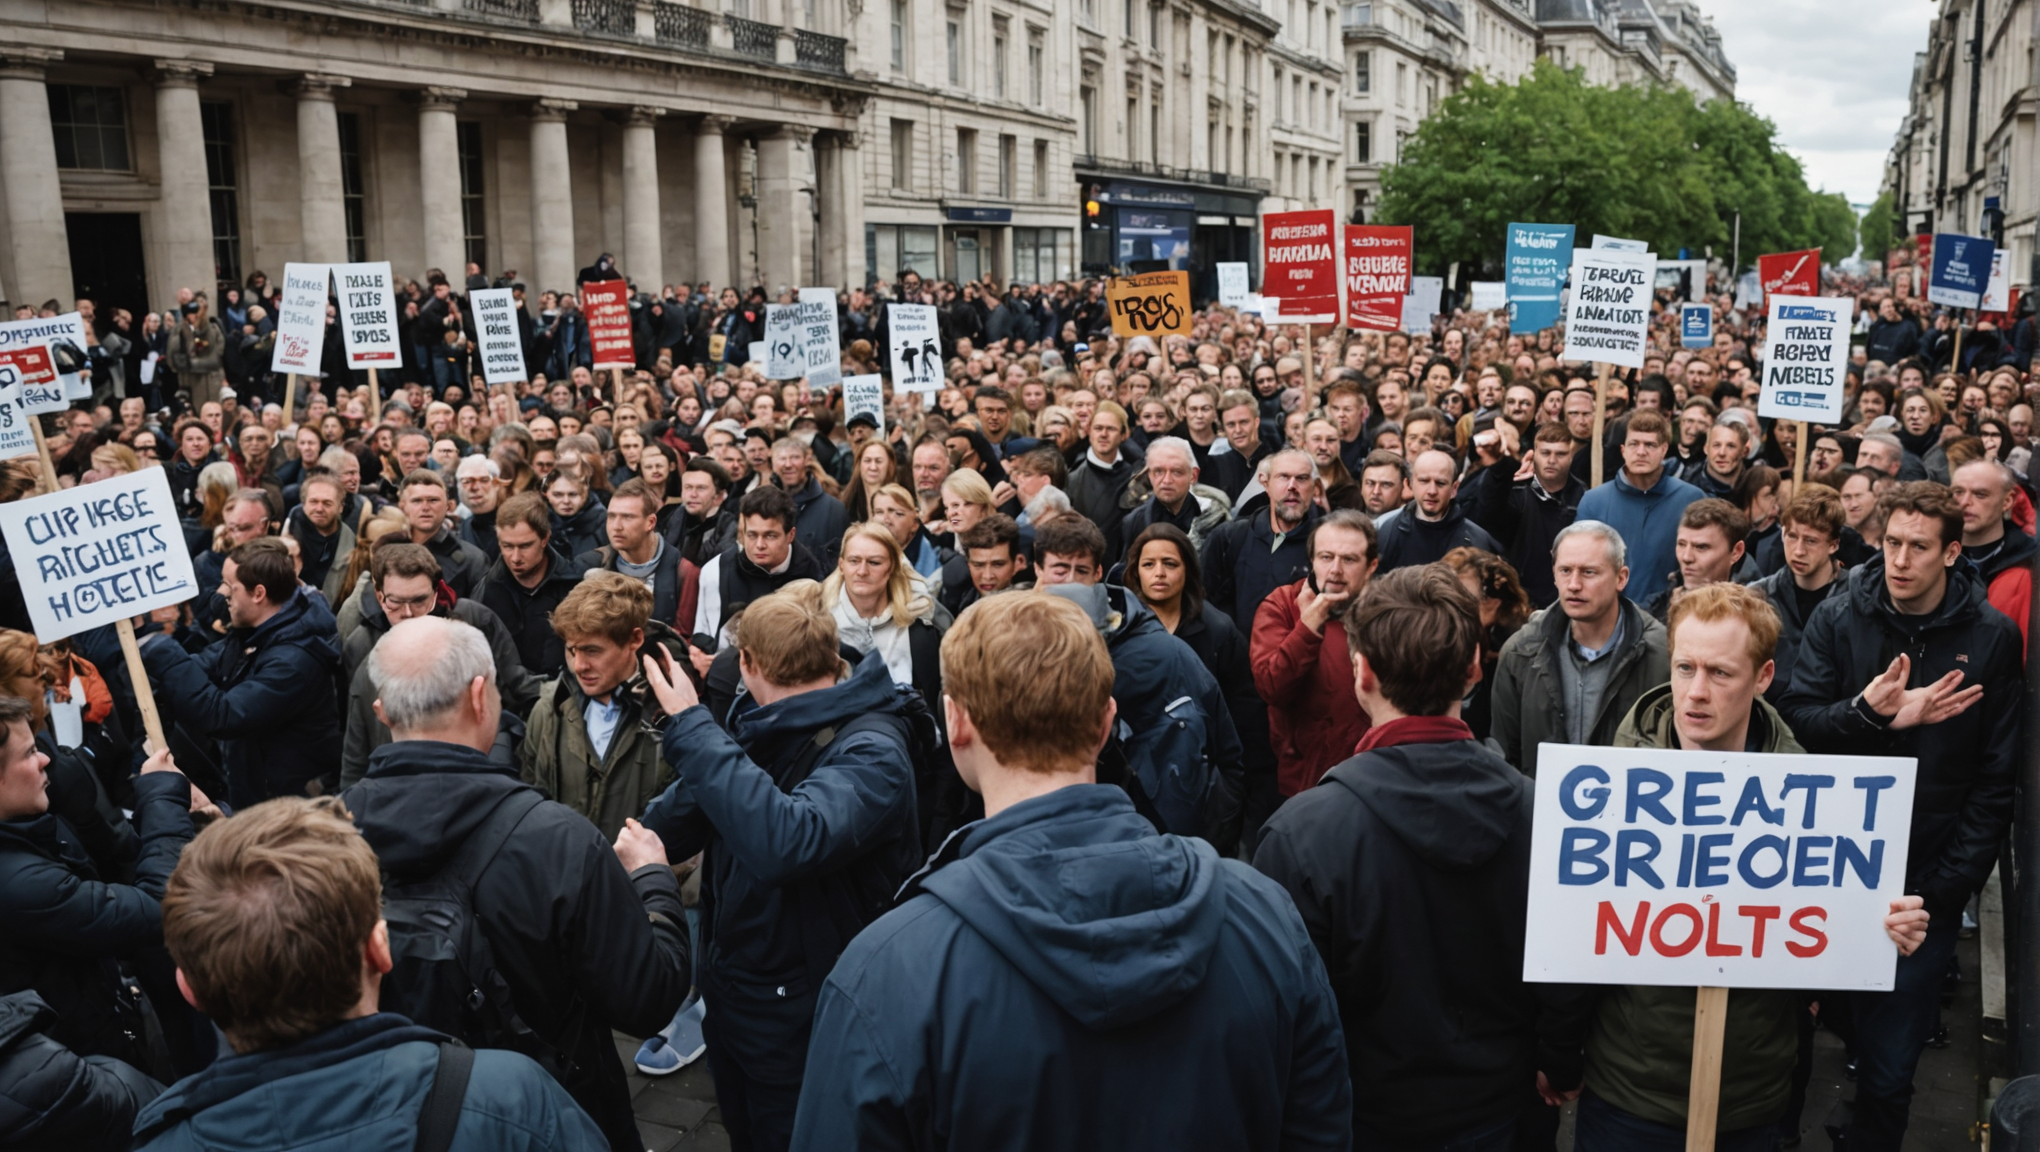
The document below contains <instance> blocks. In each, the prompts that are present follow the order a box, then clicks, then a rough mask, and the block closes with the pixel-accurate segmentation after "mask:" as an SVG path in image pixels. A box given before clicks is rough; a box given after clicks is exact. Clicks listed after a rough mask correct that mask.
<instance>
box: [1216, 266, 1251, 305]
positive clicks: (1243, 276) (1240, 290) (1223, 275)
mask: <svg viewBox="0 0 2040 1152" xmlns="http://www.w3.org/2000/svg"><path fill="white" fill-rule="evenodd" d="M1218 302H1219V303H1220V304H1222V305H1224V306H1225V307H1227V308H1243V307H1245V306H1246V303H1247V266H1246V265H1245V264H1244V263H1239V262H1224V263H1221V264H1219V265H1218Z"/></svg>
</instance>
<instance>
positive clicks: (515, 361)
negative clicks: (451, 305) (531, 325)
mask: <svg viewBox="0 0 2040 1152" xmlns="http://www.w3.org/2000/svg"><path fill="white" fill-rule="evenodd" d="M468 308H469V309H470V310H471V311H473V313H474V321H475V345H476V349H477V351H478V352H479V353H480V354H481V358H482V378H483V379H484V380H486V381H488V382H489V383H490V384H515V383H518V382H520V381H523V380H527V379H529V378H530V377H529V376H527V375H526V374H525V371H524V341H523V339H522V338H521V337H519V335H518V332H517V294H516V293H515V292H514V291H512V290H511V289H509V288H487V289H482V290H478V291H474V292H470V293H468Z"/></svg>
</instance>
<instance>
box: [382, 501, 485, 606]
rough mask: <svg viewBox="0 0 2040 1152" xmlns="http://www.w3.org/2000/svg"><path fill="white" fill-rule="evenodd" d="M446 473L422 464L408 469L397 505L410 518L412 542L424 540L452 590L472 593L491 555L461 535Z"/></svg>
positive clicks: (422, 542) (467, 595)
mask: <svg viewBox="0 0 2040 1152" xmlns="http://www.w3.org/2000/svg"><path fill="white" fill-rule="evenodd" d="M448 489H449V486H448V484H447V482H446V477H444V476H442V475H440V474H439V473H437V472H433V471H431V470H429V469H424V468H420V469H418V470H417V471H415V472H408V473H405V475H404V478H403V480H402V481H400V482H399V483H398V486H397V507H398V508H400V509H402V510H403V513H404V519H405V520H406V521H408V522H409V526H410V530H411V543H413V544H422V545H424V546H425V547H426V548H427V549H428V550H430V551H431V553H432V555H433V556H434V557H435V558H437V559H438V561H439V570H440V579H442V580H444V581H446V585H447V587H449V588H451V589H453V594H454V595H455V596H457V597H460V598H462V599H465V598H467V597H469V596H473V595H474V594H475V592H476V590H477V589H479V588H480V587H481V584H482V581H483V579H484V578H486V576H487V575H488V571H489V557H488V556H487V555H486V554H485V553H483V551H482V550H481V548H480V547H479V546H477V545H475V544H472V543H470V542H468V541H466V540H463V539H461V538H460V535H459V533H457V532H456V531H455V530H454V524H453V519H452V512H453V503H452V493H451V492H450V491H449V490H448Z"/></svg>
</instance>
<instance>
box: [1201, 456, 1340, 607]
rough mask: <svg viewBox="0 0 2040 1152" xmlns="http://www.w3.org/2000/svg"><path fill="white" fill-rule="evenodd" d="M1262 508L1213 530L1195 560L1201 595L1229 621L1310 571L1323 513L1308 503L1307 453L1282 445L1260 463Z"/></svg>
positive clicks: (1313, 484) (1312, 480)
mask: <svg viewBox="0 0 2040 1152" xmlns="http://www.w3.org/2000/svg"><path fill="white" fill-rule="evenodd" d="M1263 467H1264V468H1265V469H1266V470H1267V478H1266V479H1265V480H1264V481H1262V483H1263V485H1264V486H1265V488H1266V490H1267V496H1268V504H1267V507H1266V508H1265V509H1263V510H1259V511H1246V510H1242V512H1241V514H1240V515H1239V516H1238V517H1236V518H1234V519H1232V520H1228V521H1226V522H1225V523H1224V524H1221V525H1219V526H1218V527H1217V528H1215V529H1213V530H1212V532H1211V535H1210V536H1209V537H1208V538H1207V539H1206V540H1205V541H1204V548H1203V550H1202V552H1201V553H1200V554H1199V556H1198V561H1199V564H1200V565H1201V567H1202V568H1203V570H1204V580H1205V599H1206V601H1207V602H1209V603H1210V604H1211V605H1212V606H1213V607H1214V608H1217V609H1218V610H1219V611H1221V612H1223V613H1225V614H1226V615H1227V616H1228V617H1230V618H1232V619H1234V620H1251V619H1253V618H1254V613H1255V612H1257V611H1258V610H1259V609H1260V607H1261V602H1262V601H1263V600H1266V599H1267V598H1268V594H1269V593H1271V592H1273V591H1275V589H1277V588H1280V587H1282V586H1283V585H1284V584H1289V583H1293V582H1295V581H1297V580H1300V579H1302V578H1303V576H1304V574H1305V573H1306V572H1308V571H1310V563H1311V560H1310V550H1309V548H1308V546H1307V542H1308V539H1309V536H1310V531H1311V529H1312V528H1313V527H1314V526H1315V525H1316V524H1317V521H1318V518H1319V517H1320V516H1321V515H1322V513H1321V512H1320V511H1319V510H1318V508H1317V506H1316V505H1315V504H1314V503H1312V501H1313V499H1314V497H1315V495H1316V492H1317V488H1318V470H1317V465H1316V463H1315V462H1313V461H1312V460H1311V457H1310V453H1308V452H1302V451H1297V450H1295V449H1285V450H1283V451H1281V452H1277V453H1274V454H1273V455H1271V456H1269V457H1268V458H1267V460H1266V461H1264V463H1263Z"/></svg>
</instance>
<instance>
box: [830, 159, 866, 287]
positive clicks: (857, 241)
mask: <svg viewBox="0 0 2040 1152" xmlns="http://www.w3.org/2000/svg"><path fill="white" fill-rule="evenodd" d="M863 142H864V134H863V133H862V132H859V131H857V130H855V129H852V130H851V131H848V132H843V133H839V134H838V135H837V137H836V182H835V183H834V184H833V185H831V186H830V187H832V188H833V189H834V190H835V203H834V204H830V203H828V202H826V201H824V202H823V204H822V223H823V224H824V225H827V224H828V223H829V221H830V220H831V219H833V220H835V221H836V231H837V232H838V233H840V234H841V235H842V237H843V257H842V265H841V270H840V272H839V273H838V276H839V280H838V283H839V285H840V286H841V287H843V288H862V287H863V286H864V152H863V148H862V145H863ZM831 267H835V266H834V265H832V266H831Z"/></svg>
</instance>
